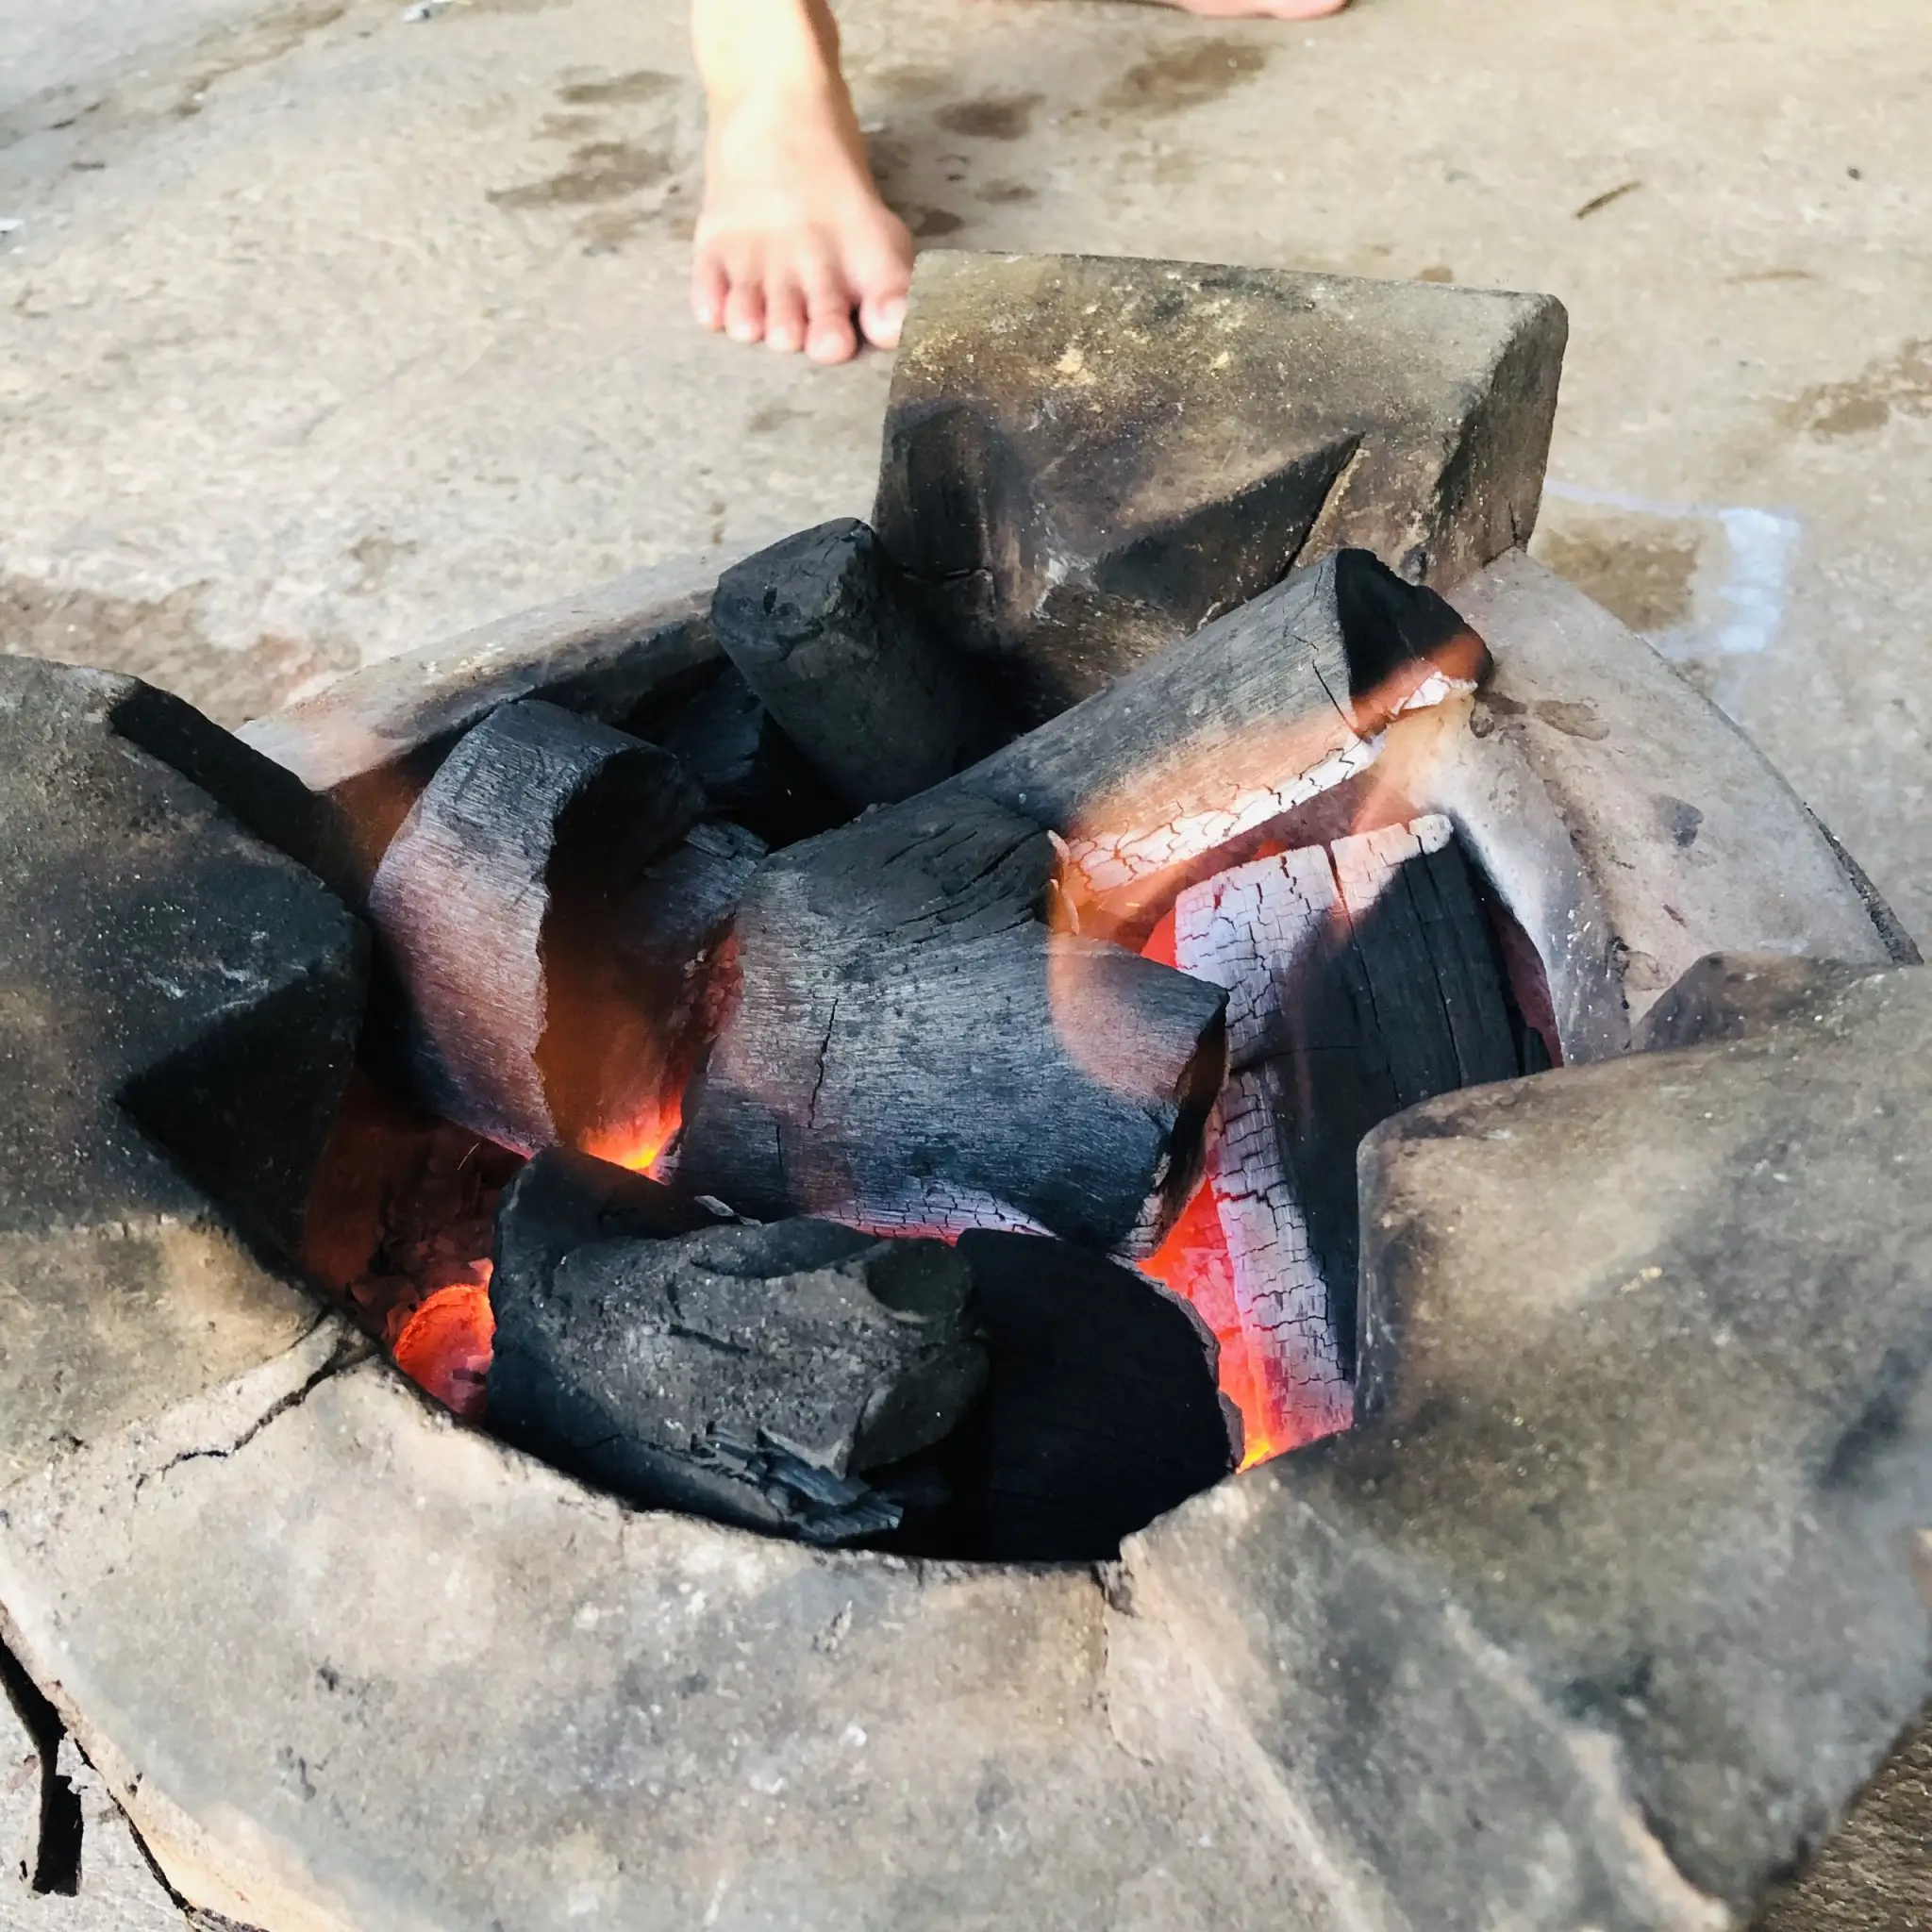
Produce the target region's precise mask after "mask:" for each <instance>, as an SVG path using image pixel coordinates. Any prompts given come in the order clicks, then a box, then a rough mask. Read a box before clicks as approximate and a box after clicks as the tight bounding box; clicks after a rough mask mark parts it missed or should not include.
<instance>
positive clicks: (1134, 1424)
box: [948, 1233, 1241, 1562]
mask: <svg viewBox="0 0 1932 1932" xmlns="http://www.w3.org/2000/svg"><path fill="white" fill-rule="evenodd" d="M959 1253H960V1255H961V1256H962V1257H964V1259H965V1260H966V1262H967V1263H968V1265H969V1266H970V1267H971V1268H972V1270H973V1285H974V1294H975V1297H976V1306H977V1309H978V1314H979V1320H980V1324H981V1326H982V1327H983V1328H984V1330H985V1332H986V1339H987V1348H988V1352H989V1356H990V1360H991V1367H990V1370H989V1374H988V1377H987V1392H986V1400H985V1402H984V1403H983V1405H982V1406H981V1413H980V1415H979V1417H978V1419H977V1420H976V1421H975V1422H974V1424H973V1425H972V1426H971V1427H970V1428H969V1429H968V1430H966V1431H965V1432H963V1434H962V1437H961V1440H960V1442H959V1445H958V1454H957V1456H956V1457H954V1458H953V1459H951V1460H950V1461H949V1463H948V1473H949V1474H951V1475H952V1476H953V1478H954V1480H955V1482H956V1484H957V1486H958V1490H959V1491H960V1495H959V1500H958V1506H957V1510H958V1514H957V1520H958V1530H959V1537H960V1542H961V1544H962V1545H963V1553H964V1554H968V1555H971V1556H974V1557H987V1558H991V1559H993V1560H997V1561H1006V1562H1033V1561H1083V1560H1093V1559H1100V1558H1106V1557H1114V1556H1117V1555H1119V1553H1120V1541H1121V1539H1122V1538H1123V1537H1124V1536H1131V1535H1132V1534H1133V1533H1134V1532H1135V1531H1136V1530H1140V1529H1144V1528H1145V1527H1146V1526H1147V1524H1150V1523H1152V1522H1153V1521H1154V1519H1155V1518H1156V1517H1157V1516H1162V1515H1165V1514H1166V1513H1167V1511H1168V1510H1170V1509H1173V1508H1174V1507H1177V1506H1178V1505H1180V1504H1181V1503H1184V1502H1186V1500H1187V1499H1188V1498H1189V1497H1190V1496H1191V1495H1193V1494H1194V1493H1195V1492H1196V1491H1200V1490H1205V1489H1207V1488H1208V1486H1209V1485H1210V1484H1212V1483H1216V1482H1219V1481H1220V1480H1221V1478H1222V1477H1223V1476H1224V1475H1226V1474H1229V1472H1230V1471H1232V1470H1233V1469H1234V1467H1235V1465H1236V1464H1237V1463H1238V1462H1239V1461H1240V1460H1241V1423H1240V1420H1239V1418H1238V1417H1236V1416H1235V1414H1234V1413H1233V1411H1232V1409H1231V1408H1230V1407H1229V1406H1228V1405H1227V1404H1226V1403H1225V1402H1224V1400H1223V1398H1222V1397H1221V1396H1220V1394H1219V1393H1218V1392H1217V1391H1216V1389H1215V1385H1214V1374H1215V1353H1214V1339H1213V1337H1212V1336H1211V1335H1209V1334H1208V1332H1207V1330H1206V1329H1205V1328H1204V1327H1203V1326H1202V1324H1201V1323H1200V1321H1199V1319H1198V1317H1196V1316H1195V1314H1194V1313H1193V1311H1192V1310H1191V1308H1190V1307H1187V1305H1186V1304H1185V1303H1183V1302H1180V1301H1177V1300H1175V1299H1174V1298H1173V1297H1172V1296H1170V1295H1167V1294H1165V1293H1163V1292H1162V1291H1160V1290H1159V1289H1158V1288H1156V1287H1154V1286H1153V1285H1152V1284H1151V1283H1150V1282H1148V1281H1147V1280H1146V1278H1145V1277H1144V1276H1142V1275H1140V1274H1135V1273H1133V1272H1132V1271H1131V1270H1129V1269H1125V1268H1119V1267H1116V1266H1115V1265H1114V1264H1113V1263H1112V1262H1110V1261H1105V1260H1102V1259H1101V1258H1100V1257H1097V1256H1094V1255H1086V1254H1082V1253H1081V1252H1080V1251H1079V1250H1078V1249H1076V1248H1070V1247H1068V1246H1066V1245H1065V1243H1063V1242H1060V1241H1042V1240H1041V1239H1040V1238H1039V1237H1037V1236H1033V1235H1023V1234H993V1233H977V1234H969V1235H965V1236H963V1237H962V1238H961V1239H960V1241H959Z"/></svg>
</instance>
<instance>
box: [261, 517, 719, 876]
mask: <svg viewBox="0 0 1932 1932" xmlns="http://www.w3.org/2000/svg"><path fill="white" fill-rule="evenodd" d="M743 554H744V549H743V547H741V548H739V549H737V550H714V551H709V552H705V553H701V554H698V555H695V556H691V557H683V558H672V559H671V560H670V561H669V562H667V563H662V564H658V565H656V566H654V567H653V568H651V569H649V570H641V571H633V572H632V573H631V574H630V575H627V576H623V577H619V578H618V579H616V581H615V582H612V583H608V584H600V585H598V586H597V587H596V588H595V589H593V590H590V591H583V592H581V593H580V594H579V595H577V596H575V597H570V598H567V599H565V600H563V601H562V602H559V603H556V604H545V605H541V606H540V607H539V608H536V609H534V610H524V611H519V612H518V613H517V614H516V615H514V616H511V617H506V618H503V619H500V620H499V621H498V622H496V623H494V624H487V625H482V626H481V627H480V628H478V629H476V630H474V631H466V632H464V633H463V634H462V635H460V636H458V637H454V638H446V639H444V640H442V641H441V642H438V643H433V644H426V645H425V646H424V647H422V648H421V649H420V650H415V651H410V652H407V653H405V654H404V655H402V656H401V657H397V658H389V659H386V660H385V661H383V662H381V663H378V664H374V665H371V666H369V667H368V668H367V669H365V670H362V671H359V672H357V673H356V674H355V675H352V676H349V677H345V678H343V679H342V680H341V682H339V683H337V684H335V685H333V686H331V687H330V689H329V690H328V691H325V692H322V693H320V694H318V695H317V696H315V697H312V698H309V699H308V700H306V701H305V702H303V703H302V704H299V705H291V706H289V707H288V708H285V709H283V710H280V711H275V712H272V713H270V714H269V715H268V716H267V717H264V718H258V719H256V720H255V721H254V722H253V723H251V724H245V725H243V726H242V730H241V732H240V733H239V734H238V735H239V736H240V737H241V738H242V740H243V741H244V742H246V743H248V744H250V745H253V746H254V747H255V748H256V749H257V750H258V751H261V752H264V753H266V754H267V755H268V756H269V757H270V758H273V759H275V762H276V763H277V764H279V765H282V766H283V767H285V768H286V769H287V770H289V771H291V772H293V773H294V774H296V776H297V777H299V778H300V779H301V780H302V781H303V783H304V784H306V785H308V787H309V788H310V789H311V790H313V791H317V792H321V793H325V794H326V796H327V798H328V800H329V802H330V805H331V806H332V807H333V808H334V811H335V813H336V815H337V816H338V818H339V820H340V821H341V827H342V830H343V831H344V833H345V834H346V837H347V841H348V844H349V848H350V851H351V853H352V855H353V857H354V859H355V862H356V864H357V868H358V872H359V873H361V874H365V875H366V874H368V873H370V872H373V871H374V869H375V863H376V861H377V860H378V859H379V858H381V856H382V853H383V850H384V848H385V847H386V846H387V844H388V843H389V841H390V838H391V836H392V835H393V833H394V831H395V829H396V827H397V826H398V825H400V824H401V823H402V821H403V819H404V817H405V816H406V815H407V814H408V809H409V807H410V806H411V805H412V804H413V803H414V802H415V799H416V797H417V795H418V793H420V792H421V791H422V790H423V787H424V786H425V784H426V783H427V782H428V780H429V778H430V777H431V776H432V774H434V773H435V771H436V769H437V767H438V765H439V764H440V763H441V760H442V758H443V757H444V755H445V754H446V753H447V752H448V750H449V748H450V746H451V745H452V744H454V743H455V741H457V739H458V737H460V736H461V735H462V733H463V732H464V731H466V730H468V729H469V727H470V726H471V725H473V724H476V723H477V722H478V721H479V720H480V719H482V718H484V717H487V716H488V715H489V713H490V712H491V711H492V710H493V709H495V708H496V707H497V706H499V705H503V704H508V703H510V702H512V701H514V700H516V699H519V698H541V699H543V700H545V701H546V702H547V703H550V704H554V705H561V706H563V707H564V708H566V709H568V710H574V711H583V712H586V713H588V714H589V715H590V716H591V717H594V718H599V719H602V720H603V721H604V722H605V723H607V724H624V725H626V726H627V727H630V728H634V729H643V728H645V727H647V726H648V724H649V722H650V708H651V705H652V701H653V699H654V698H658V697H661V696H666V695H671V694H681V693H683V692H684V691H688V690H689V689H690V688H691V681H692V679H693V678H694V677H697V676H701V675H703V673H704V671H705V669H706V668H707V667H708V666H711V665H713V664H715V663H716V662H717V661H718V658H719V652H718V646H717V644H716V642H715V641H713V639H712V636H711V624H710V609H711V592H712V591H713V590H714V589H715V588H716V585H717V581H718V575H719V573H720V572H721V571H723V570H724V569H726V568H727V567H728V566H729V565H731V564H732V563H735V562H737V561H738V560H739V558H741V556H742V555H743Z"/></svg>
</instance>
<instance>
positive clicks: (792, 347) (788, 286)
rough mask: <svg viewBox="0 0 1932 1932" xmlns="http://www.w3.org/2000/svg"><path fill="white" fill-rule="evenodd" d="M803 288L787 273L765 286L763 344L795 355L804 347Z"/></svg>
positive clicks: (779, 352) (789, 354) (788, 354)
mask: <svg viewBox="0 0 1932 1932" xmlns="http://www.w3.org/2000/svg"><path fill="white" fill-rule="evenodd" d="M806 341H807V336H806V308H805V292H804V291H803V290H802V289H800V288H799V286H798V284H797V283H796V282H795V281H794V280H792V279H791V277H790V276H789V275H788V276H777V277H774V279H773V280H772V281H770V282H768V283H767V284H766V286H765V347H766V348H768V349H775V350H776V351H777V352H778V354H779V355H781V356H795V355H797V353H798V352H799V350H801V349H802V348H804V347H805V345H806Z"/></svg>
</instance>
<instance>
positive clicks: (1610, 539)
mask: <svg viewBox="0 0 1932 1932" xmlns="http://www.w3.org/2000/svg"><path fill="white" fill-rule="evenodd" d="M1702 548H1703V544H1702V540H1701V536H1700V533H1699V531H1698V530H1697V529H1695V528H1693V527H1687V526H1686V525H1684V524H1682V523H1677V522H1674V521H1672V520H1671V519H1670V518H1668V517H1651V516H1643V515H1641V514H1639V513H1637V512H1634V511H1614V512H1592V513H1591V514H1590V515H1588V516H1583V515H1578V514H1575V513H1571V514H1568V515H1564V516H1562V517H1561V518H1560V520H1558V521H1552V522H1547V523H1546V524H1545V525H1544V526H1543V527H1542V528H1541V529H1539V530H1538V532H1537V534H1536V539H1535V541H1533V542H1532V544H1531V545H1530V549H1531V551H1532V554H1533V555H1535V556H1536V557H1537V558H1539V559H1540V560H1541V562H1543V563H1545V564H1547V565H1548V566H1549V568H1550V569H1551V570H1553V571H1555V572H1556V573H1557V575H1558V576H1560V577H1567V578H1568V579H1569V580H1570V582H1572V583H1573V584H1574V585H1575V586H1576V588H1577V589H1578V590H1579V591H1583V592H1584V594H1585V595H1586V596H1589V597H1591V598H1593V599H1594V600H1595V601H1596V602H1597V603H1599V604H1601V605H1602V606H1603V607H1604V608H1605V609H1606V610H1607V611H1608V612H1609V613H1610V614H1611V615H1612V616H1613V617H1616V618H1619V619H1621V620H1622V622H1623V623H1624V624H1626V625H1629V627H1630V628H1631V629H1632V630H1634V631H1645V632H1655V631H1661V630H1668V629H1669V628H1671V626H1672V625H1681V624H1686V623H1688V622H1689V621H1690V619H1691V612H1692V609H1693V608H1694V606H1695V602H1696V598H1695V587H1696V579H1697V562H1698V557H1699V555H1700V553H1701V551H1702Z"/></svg>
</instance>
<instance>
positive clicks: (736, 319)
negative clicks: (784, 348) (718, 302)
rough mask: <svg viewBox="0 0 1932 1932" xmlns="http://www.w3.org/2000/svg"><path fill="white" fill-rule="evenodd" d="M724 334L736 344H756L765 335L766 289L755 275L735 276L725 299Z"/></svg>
mask: <svg viewBox="0 0 1932 1932" xmlns="http://www.w3.org/2000/svg"><path fill="white" fill-rule="evenodd" d="M724 333H725V334H726V335H728V336H729V337H730V338H731V340H732V341H734V342H756V341H759V340H760V339H761V338H762V337H763V335H764V333H765V288H764V283H763V281H762V280H761V279H759V278H758V277H757V276H754V275H743V276H734V277H733V278H732V283H731V288H730V291H729V292H728V293H727V294H726V295H725V297H724Z"/></svg>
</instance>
